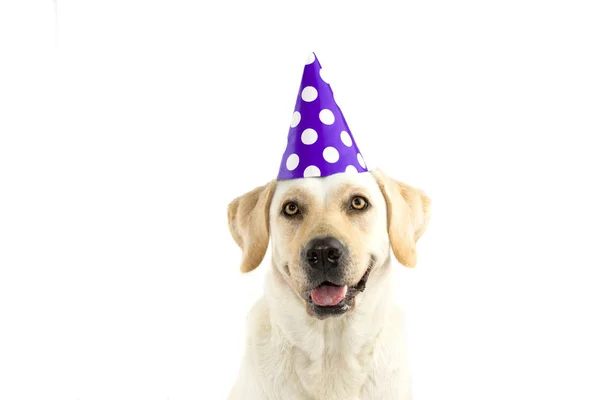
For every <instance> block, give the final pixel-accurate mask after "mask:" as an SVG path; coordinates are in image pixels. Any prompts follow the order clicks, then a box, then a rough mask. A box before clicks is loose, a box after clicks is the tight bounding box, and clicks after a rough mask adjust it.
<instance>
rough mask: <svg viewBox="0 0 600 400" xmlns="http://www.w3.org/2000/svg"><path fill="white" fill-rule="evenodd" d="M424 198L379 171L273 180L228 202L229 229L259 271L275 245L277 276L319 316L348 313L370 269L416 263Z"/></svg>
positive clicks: (249, 266) (247, 266)
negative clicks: (390, 260) (389, 262)
mask: <svg viewBox="0 0 600 400" xmlns="http://www.w3.org/2000/svg"><path fill="white" fill-rule="evenodd" d="M429 204H430V202H429V198H428V197H427V196H426V195H425V194H424V193H423V192H422V191H420V190H418V189H415V188H412V187H410V186H408V185H405V184H403V183H401V182H397V181H395V180H393V179H391V178H388V177H387V176H385V175H384V174H383V173H382V172H381V171H373V172H368V173H362V174H348V173H346V174H336V175H331V176H328V177H324V178H307V179H292V180H284V181H272V182H270V183H268V184H266V185H264V186H261V187H258V188H256V189H254V190H253V191H251V192H249V193H246V194H245V195H243V196H240V197H238V198H237V199H235V200H234V201H233V202H231V204H230V205H229V209H228V214H229V227H230V230H231V234H232V235H233V238H234V239H235V241H236V242H237V244H238V245H239V246H240V247H241V248H242V250H243V258H242V266H241V269H242V272H248V271H251V270H253V269H254V268H256V267H257V266H258V265H259V264H260V263H261V261H262V259H263V257H264V255H265V253H266V251H267V247H268V244H269V237H270V238H271V240H272V253H273V264H274V267H275V268H277V271H278V272H279V273H280V274H281V275H282V276H283V278H284V280H285V281H286V282H287V283H288V284H289V286H290V290H293V291H294V292H295V293H296V294H297V295H298V296H299V297H301V298H302V299H303V300H304V301H305V302H306V305H307V310H308V312H309V314H311V315H314V316H316V317H318V318H326V317H328V316H334V315H341V314H344V313H345V312H347V311H349V310H350V309H352V308H353V306H354V304H355V296H357V294H358V293H360V292H361V291H363V290H365V285H366V282H367V279H368V278H369V274H370V272H371V270H372V269H374V268H377V267H378V266H379V265H381V264H382V263H383V262H384V261H385V260H387V258H388V257H389V249H390V244H391V248H392V250H393V253H394V255H395V256H396V259H397V260H398V261H399V262H400V263H402V264H403V265H405V266H407V267H414V266H415V264H416V249H415V245H416V242H417V240H418V239H419V237H420V236H421V235H422V234H423V232H424V231H425V228H426V227H427V222H428V220H429Z"/></svg>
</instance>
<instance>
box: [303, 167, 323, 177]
mask: <svg viewBox="0 0 600 400" xmlns="http://www.w3.org/2000/svg"><path fill="white" fill-rule="evenodd" d="M313 176H321V170H320V169H319V168H318V167H317V166H315V165H309V166H308V167H306V169H305V170H304V177H305V178H310V177H313Z"/></svg>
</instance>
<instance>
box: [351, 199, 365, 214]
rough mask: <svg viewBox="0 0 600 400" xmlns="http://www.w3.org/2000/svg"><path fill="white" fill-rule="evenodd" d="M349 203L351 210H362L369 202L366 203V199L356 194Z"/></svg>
mask: <svg viewBox="0 0 600 400" xmlns="http://www.w3.org/2000/svg"><path fill="white" fill-rule="evenodd" d="M350 205H351V207H352V209H353V210H358V211H362V210H366V209H367V207H368V206H369V203H367V199H365V198H364V197H360V196H356V197H354V198H353V199H352V203H350Z"/></svg>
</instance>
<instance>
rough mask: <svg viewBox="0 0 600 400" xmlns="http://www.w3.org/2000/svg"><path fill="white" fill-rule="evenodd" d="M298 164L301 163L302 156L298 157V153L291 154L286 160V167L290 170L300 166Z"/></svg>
mask: <svg viewBox="0 0 600 400" xmlns="http://www.w3.org/2000/svg"><path fill="white" fill-rule="evenodd" d="M298 164H300V157H298V154H290V156H289V157H288V158H287V161H286V162H285V167H286V168H287V169H288V170H289V171H293V170H295V169H296V168H298Z"/></svg>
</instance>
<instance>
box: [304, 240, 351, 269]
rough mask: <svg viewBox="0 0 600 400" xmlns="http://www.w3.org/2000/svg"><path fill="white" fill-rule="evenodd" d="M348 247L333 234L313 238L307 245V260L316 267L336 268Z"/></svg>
mask: <svg viewBox="0 0 600 400" xmlns="http://www.w3.org/2000/svg"><path fill="white" fill-rule="evenodd" d="M345 251H346V248H345V247H344V245H343V244H342V243H341V242H340V241H339V240H337V239H336V238H334V237H332V236H327V237H321V238H315V239H312V240H311V241H310V242H308V244H307V245H306V252H305V254H306V261H307V262H308V264H309V265H310V266H311V267H313V268H316V269H323V270H325V269H330V268H335V267H337V266H338V264H339V260H340V258H341V257H342V256H343V255H344V252H345Z"/></svg>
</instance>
